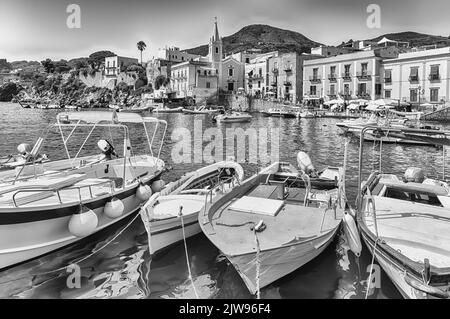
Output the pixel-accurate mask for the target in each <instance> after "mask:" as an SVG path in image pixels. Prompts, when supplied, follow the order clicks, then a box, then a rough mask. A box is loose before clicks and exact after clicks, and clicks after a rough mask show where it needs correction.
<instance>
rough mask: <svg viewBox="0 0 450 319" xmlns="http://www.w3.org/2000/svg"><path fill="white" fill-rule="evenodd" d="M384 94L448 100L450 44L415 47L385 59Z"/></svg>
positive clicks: (412, 100)
mask: <svg viewBox="0 0 450 319" xmlns="http://www.w3.org/2000/svg"><path fill="white" fill-rule="evenodd" d="M382 75H383V97H384V98H389V99H397V100H401V101H405V102H409V103H411V104H413V105H418V104H419V103H430V104H445V103H446V102H448V101H449V98H450V81H449V78H450V47H445V48H439V49H432V50H415V51H412V52H408V53H402V54H399V55H398V57H396V58H394V59H386V60H384V61H383V63H382Z"/></svg>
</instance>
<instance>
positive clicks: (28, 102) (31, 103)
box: [17, 99, 35, 109]
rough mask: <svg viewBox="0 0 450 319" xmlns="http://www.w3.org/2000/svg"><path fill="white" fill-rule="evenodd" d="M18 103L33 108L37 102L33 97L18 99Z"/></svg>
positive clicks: (26, 107) (25, 107) (23, 106)
mask: <svg viewBox="0 0 450 319" xmlns="http://www.w3.org/2000/svg"><path fill="white" fill-rule="evenodd" d="M17 103H19V105H20V106H21V107H22V108H24V109H31V108H34V104H35V102H34V101H33V100H31V99H23V100H20V99H17Z"/></svg>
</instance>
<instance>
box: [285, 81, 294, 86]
mask: <svg viewBox="0 0 450 319" xmlns="http://www.w3.org/2000/svg"><path fill="white" fill-rule="evenodd" d="M283 84H284V86H292V83H291V81H284V83H283Z"/></svg>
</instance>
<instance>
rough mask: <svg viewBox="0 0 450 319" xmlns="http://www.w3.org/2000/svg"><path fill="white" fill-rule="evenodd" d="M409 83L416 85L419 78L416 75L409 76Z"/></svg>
mask: <svg viewBox="0 0 450 319" xmlns="http://www.w3.org/2000/svg"><path fill="white" fill-rule="evenodd" d="M409 82H410V83H418V82H419V76H418V75H410V76H409Z"/></svg>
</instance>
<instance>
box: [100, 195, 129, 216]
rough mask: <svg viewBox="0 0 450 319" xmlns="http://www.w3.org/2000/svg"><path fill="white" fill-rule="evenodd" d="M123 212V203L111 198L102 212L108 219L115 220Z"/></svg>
mask: <svg viewBox="0 0 450 319" xmlns="http://www.w3.org/2000/svg"><path fill="white" fill-rule="evenodd" d="M124 211H125V206H124V204H123V202H122V201H121V200H120V199H118V198H116V197H113V198H112V199H111V200H110V201H109V202H107V203H106V205H105V208H104V210H103V212H104V213H105V215H106V216H107V217H108V218H111V219H115V218H118V217H120V216H122V215H123V212H124Z"/></svg>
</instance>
